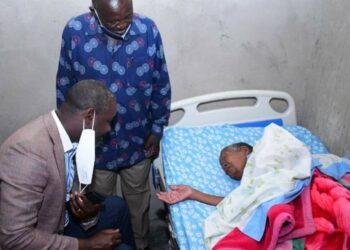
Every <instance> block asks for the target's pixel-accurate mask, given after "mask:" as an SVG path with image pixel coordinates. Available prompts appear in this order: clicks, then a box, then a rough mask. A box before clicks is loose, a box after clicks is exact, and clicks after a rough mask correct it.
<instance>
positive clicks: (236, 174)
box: [220, 142, 253, 180]
mask: <svg viewBox="0 0 350 250" xmlns="http://www.w3.org/2000/svg"><path fill="white" fill-rule="evenodd" d="M252 151H253V147H252V146H250V145H249V144H247V143H244V142H239V143H234V144H232V145H229V146H226V147H225V148H223V149H222V150H221V153H220V165H221V167H222V169H223V170H224V171H225V173H226V174H227V175H228V176H230V177H231V178H232V179H235V180H240V179H242V176H243V170H244V167H245V165H246V163H247V157H248V155H249V154H250V153H251V152H252Z"/></svg>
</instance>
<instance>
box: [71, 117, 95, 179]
mask: <svg viewBox="0 0 350 250" xmlns="http://www.w3.org/2000/svg"><path fill="white" fill-rule="evenodd" d="M94 123H95V112H94V117H93V120H92V128H91V129H85V119H84V121H83V131H82V132H81V136H80V139H79V144H78V148H77V153H76V156H75V160H76V164H77V172H78V178H79V182H80V184H85V185H88V184H91V180H92V174H93V172H94V166H95V131H94Z"/></svg>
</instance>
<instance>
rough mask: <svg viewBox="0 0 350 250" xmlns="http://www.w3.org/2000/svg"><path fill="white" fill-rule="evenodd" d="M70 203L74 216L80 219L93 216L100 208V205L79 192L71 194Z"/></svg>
mask: <svg viewBox="0 0 350 250" xmlns="http://www.w3.org/2000/svg"><path fill="white" fill-rule="evenodd" d="M70 205H71V210H72V213H73V215H74V217H75V218H77V219H79V220H86V219H91V218H93V217H94V216H96V215H97V213H98V211H99V209H100V205H98V204H94V203H92V202H91V201H89V199H88V198H86V197H85V195H84V194H81V193H79V192H74V193H72V194H71V199H70Z"/></svg>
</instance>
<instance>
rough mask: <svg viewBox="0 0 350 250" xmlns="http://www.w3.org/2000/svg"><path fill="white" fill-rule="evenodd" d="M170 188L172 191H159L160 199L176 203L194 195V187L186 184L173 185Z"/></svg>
mask: <svg viewBox="0 0 350 250" xmlns="http://www.w3.org/2000/svg"><path fill="white" fill-rule="evenodd" d="M170 189H171V191H170V192H159V193H157V197H158V199H159V200H161V201H164V202H166V203H168V204H175V203H178V202H180V201H183V200H186V199H191V196H192V195H193V189H192V188H191V187H189V186H186V185H176V186H171V187H170Z"/></svg>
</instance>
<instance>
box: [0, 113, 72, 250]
mask: <svg viewBox="0 0 350 250" xmlns="http://www.w3.org/2000/svg"><path fill="white" fill-rule="evenodd" d="M65 179H66V176H65V162H64V151H63V146H62V143H61V139H60V136H59V133H58V129H57V127H56V124H55V122H54V119H53V117H52V115H51V113H48V114H46V115H43V116H40V117H39V118H37V119H36V120H34V121H32V122H30V123H28V124H27V125H25V126H24V127H22V128H20V129H19V130H17V131H16V132H15V133H14V134H12V135H11V136H10V137H9V138H8V139H7V140H6V141H5V142H4V144H3V145H2V146H1V148H0V246H1V247H0V249H1V248H2V249H16V250H18V249H26V250H30V249H33V250H34V249H35V250H39V249H40V250H41V249H69V250H72V249H78V240H77V239H75V238H71V237H67V236H63V235H60V234H59V233H60V232H62V231H63V228H64V225H63V223H64V211H65V195H66V180H65Z"/></svg>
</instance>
